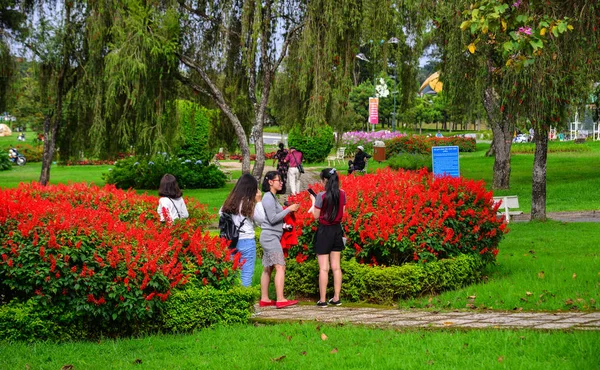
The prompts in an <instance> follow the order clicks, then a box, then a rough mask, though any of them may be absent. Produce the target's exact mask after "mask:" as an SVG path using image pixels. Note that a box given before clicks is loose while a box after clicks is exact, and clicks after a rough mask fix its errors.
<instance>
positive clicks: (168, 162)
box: [102, 154, 227, 189]
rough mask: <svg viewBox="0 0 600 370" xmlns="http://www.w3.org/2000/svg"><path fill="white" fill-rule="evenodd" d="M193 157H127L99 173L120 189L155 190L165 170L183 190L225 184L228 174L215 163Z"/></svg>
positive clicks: (219, 186) (208, 187)
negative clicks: (210, 163) (105, 171)
mask: <svg viewBox="0 0 600 370" xmlns="http://www.w3.org/2000/svg"><path fill="white" fill-rule="evenodd" d="M205 163H207V162H203V161H201V160H195V159H183V158H175V157H171V156H168V155H166V154H158V155H155V156H153V157H151V158H149V159H147V158H144V157H129V158H125V159H122V160H119V161H117V162H115V167H114V168H111V169H109V171H108V173H103V174H102V176H103V178H104V180H105V181H106V183H108V184H114V185H115V186H116V187H117V188H120V189H129V188H134V189H158V186H159V185H160V179H161V178H162V177H163V175H164V174H165V173H170V174H172V175H174V176H175V177H176V178H177V183H178V184H179V187H181V188H182V189H198V188H202V189H215V188H222V187H223V186H225V182H226V179H227V177H226V176H225V174H224V173H223V172H222V171H221V170H219V169H218V168H217V167H216V166H214V165H208V166H207V165H205Z"/></svg>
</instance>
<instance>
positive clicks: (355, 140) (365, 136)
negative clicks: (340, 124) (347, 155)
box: [342, 131, 406, 153]
mask: <svg viewBox="0 0 600 370" xmlns="http://www.w3.org/2000/svg"><path fill="white" fill-rule="evenodd" d="M404 136H406V134H405V133H402V132H391V131H376V132H365V131H350V132H345V133H344V134H343V135H342V146H345V147H346V151H347V152H355V151H356V147H357V146H359V145H362V146H364V147H365V150H366V151H367V152H369V153H372V151H373V143H374V142H375V141H386V140H390V139H394V138H397V137H404Z"/></svg>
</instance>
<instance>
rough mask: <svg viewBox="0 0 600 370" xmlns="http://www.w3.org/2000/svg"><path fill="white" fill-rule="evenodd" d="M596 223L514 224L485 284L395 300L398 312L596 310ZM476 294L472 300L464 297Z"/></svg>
mask: <svg viewBox="0 0 600 370" xmlns="http://www.w3.org/2000/svg"><path fill="white" fill-rule="evenodd" d="M598 240H600V223H562V222H555V221H549V222H545V223H536V222H534V223H512V224H511V226H510V232H509V233H508V234H507V235H506V237H505V239H504V240H503V241H502V243H501V244H500V248H499V249H500V253H499V254H498V260H497V264H496V265H495V266H491V267H489V268H488V271H487V272H486V274H487V276H488V279H487V282H485V283H482V284H476V285H471V286H468V287H465V288H462V289H459V290H455V291H449V292H445V293H442V294H441V295H439V296H434V297H430V296H426V297H422V298H418V299H410V300H403V301H400V302H399V306H400V307H401V308H413V307H414V308H419V309H423V308H430V309H435V310H437V309H455V308H459V309H465V308H466V306H467V304H473V305H475V306H476V307H478V308H488V309H492V308H493V309H495V310H521V309H522V310H524V311H529V310H532V311H553V310H562V311H568V310H571V309H579V310H598V309H599V308H600V249H598ZM472 296H475V297H476V298H475V299H469V298H468V297H472Z"/></svg>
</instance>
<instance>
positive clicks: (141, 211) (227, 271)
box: [0, 184, 240, 322]
mask: <svg viewBox="0 0 600 370" xmlns="http://www.w3.org/2000/svg"><path fill="white" fill-rule="evenodd" d="M157 204H158V198H157V197H152V196H148V195H137V194H136V193H135V192H131V191H121V190H117V189H115V188H114V187H111V186H106V187H104V188H98V187H95V186H87V185H84V184H72V185H68V186H67V185H57V186H48V187H41V186H39V185H35V184H22V185H21V186H20V187H19V188H17V189H2V190H0V295H4V299H5V300H6V301H10V300H11V299H12V298H19V299H21V300H23V301H24V300H26V299H29V298H32V297H37V298H38V299H42V300H45V301H46V302H47V304H51V305H53V306H56V307H60V308H62V309H63V310H64V311H65V312H66V311H69V310H72V311H73V312H78V313H80V314H81V315H91V316H92V317H97V318H98V317H99V318H102V319H104V320H113V321H115V320H116V321H119V322H123V321H127V322H135V321H136V320H139V319H148V318H150V317H152V315H153V313H154V312H156V311H157V309H159V308H160V305H161V304H162V302H164V301H165V300H167V299H168V297H169V296H170V294H171V290H172V289H175V288H178V287H180V286H182V285H184V284H186V283H188V282H189V281H191V280H194V281H196V282H199V283H200V284H202V283H203V284H204V285H208V284H210V285H212V286H215V287H217V288H219V289H227V288H229V287H231V286H232V285H233V284H235V282H236V281H237V279H236V278H235V277H234V276H235V274H234V272H235V271H236V270H237V268H238V267H239V263H240V261H239V255H236V258H235V259H234V261H233V262H231V261H230V252H229V249H228V248H227V246H226V243H225V241H224V240H222V239H221V238H219V237H213V236H210V235H209V233H208V232H203V231H202V229H201V228H199V227H195V226H196V223H197V222H196V221H195V220H193V219H192V220H188V221H186V222H180V223H175V224H173V225H168V224H161V223H160V222H159V221H158V215H156V206H157ZM188 204H189V209H190V214H194V213H196V214H201V213H202V212H204V211H203V210H205V209H206V207H205V206H201V205H198V204H194V203H193V202H189V203H188ZM205 221H206V219H205V220H204V221H203V222H205Z"/></svg>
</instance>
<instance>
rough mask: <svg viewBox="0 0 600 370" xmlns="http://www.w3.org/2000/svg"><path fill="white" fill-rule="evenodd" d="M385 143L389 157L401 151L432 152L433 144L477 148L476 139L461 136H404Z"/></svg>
mask: <svg viewBox="0 0 600 370" xmlns="http://www.w3.org/2000/svg"><path fill="white" fill-rule="evenodd" d="M385 144H386V149H385V151H386V157H388V158H389V157H392V156H394V155H397V154H401V153H416V154H431V147H433V146H458V150H459V151H460V152H474V151H475V148H476V142H475V139H472V138H465V137H460V136H455V137H442V138H438V137H425V136H416V135H414V136H404V137H397V138H394V139H391V140H387V141H386V142H385Z"/></svg>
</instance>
